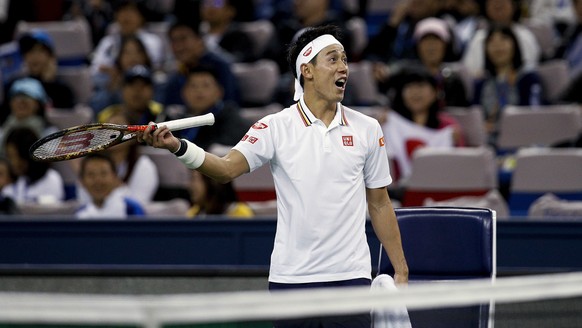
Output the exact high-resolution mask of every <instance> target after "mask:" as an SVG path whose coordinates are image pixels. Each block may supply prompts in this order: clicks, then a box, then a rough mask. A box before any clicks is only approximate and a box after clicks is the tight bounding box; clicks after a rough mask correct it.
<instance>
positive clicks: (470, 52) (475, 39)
mask: <svg viewBox="0 0 582 328" xmlns="http://www.w3.org/2000/svg"><path fill="white" fill-rule="evenodd" d="M482 12H483V13H484V14H485V19H486V20H485V21H483V22H482V23H481V28H479V29H478V30H477V31H476V32H475V34H474V35H473V36H472V38H471V41H470V42H469V43H468V45H467V48H466V49H465V50H464V53H463V58H462V62H463V64H464V65H465V67H467V68H468V69H469V71H470V72H471V74H472V75H473V76H475V77H481V76H482V75H483V74H484V69H485V60H484V59H485V57H484V56H485V55H484V54H485V52H484V51H483V48H484V46H485V42H484V40H485V37H486V35H487V31H488V28H489V27H490V26H491V25H505V26H509V27H510V28H511V29H512V30H513V34H515V36H516V39H517V40H518V43H519V47H520V48H521V54H522V56H523V58H522V61H523V63H524V65H526V66H528V67H530V68H534V67H536V66H537V64H538V63H539V61H540V59H541V49H540V45H539V43H538V41H537V39H536V37H535V35H534V34H533V33H532V32H531V31H530V30H529V29H528V28H527V27H526V26H524V25H523V24H521V23H519V19H520V13H521V7H520V1H519V0H485V1H484V10H482Z"/></svg>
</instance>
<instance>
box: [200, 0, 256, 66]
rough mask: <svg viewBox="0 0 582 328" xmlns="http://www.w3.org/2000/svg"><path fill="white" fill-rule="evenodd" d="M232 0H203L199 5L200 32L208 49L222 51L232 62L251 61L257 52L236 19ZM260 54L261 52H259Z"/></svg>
mask: <svg viewBox="0 0 582 328" xmlns="http://www.w3.org/2000/svg"><path fill="white" fill-rule="evenodd" d="M233 2H234V1H229V0H219V1H217V0H204V1H202V6H201V18H202V32H203V35H204V43H205V44H206V47H208V49H210V50H212V51H215V52H219V53H223V54H224V55H225V56H227V57H228V58H230V59H231V60H232V61H233V62H251V61H254V60H257V59H258V56H257V55H259V54H258V52H257V51H256V50H255V45H254V44H253V40H252V39H251V38H250V36H249V35H248V34H247V33H246V32H244V31H243V30H242V29H241V28H240V24H239V23H238V22H237V21H236V17H237V14H238V13H237V8H236V7H235V4H234V3H233ZM261 55H262V54H261Z"/></svg>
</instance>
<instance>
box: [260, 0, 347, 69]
mask: <svg viewBox="0 0 582 328" xmlns="http://www.w3.org/2000/svg"><path fill="white" fill-rule="evenodd" d="M330 1H331V0H295V1H293V7H292V8H293V12H292V15H291V16H290V17H287V18H283V19H281V20H280V21H273V23H274V24H275V28H276V32H277V37H276V38H275V39H273V40H272V42H271V43H270V44H269V46H268V49H267V53H266V54H265V56H266V57H267V58H269V59H272V60H274V61H276V62H277V63H278V64H279V69H280V71H281V72H282V73H285V72H289V70H290V67H289V66H288V63H287V58H286V54H285V48H286V46H287V45H288V44H289V43H291V41H292V40H293V39H294V38H295V36H296V34H297V33H298V32H299V31H301V30H302V29H304V28H307V27H317V26H323V25H335V26H338V27H339V28H340V29H341V34H342V38H341V40H340V41H341V42H342V44H343V45H344V48H345V50H346V53H347V55H348V59H349V60H353V58H354V57H356V54H354V53H353V52H352V49H351V44H352V42H351V35H350V33H349V31H348V29H347V28H346V25H345V23H344V21H343V19H342V17H341V16H340V15H338V13H337V12H336V11H334V10H332V9H331V7H330ZM293 69H295V68H293Z"/></svg>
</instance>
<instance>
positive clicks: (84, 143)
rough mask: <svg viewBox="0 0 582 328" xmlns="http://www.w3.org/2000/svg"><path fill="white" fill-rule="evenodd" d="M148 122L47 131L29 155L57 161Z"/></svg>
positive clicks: (208, 117)
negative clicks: (46, 134)
mask: <svg viewBox="0 0 582 328" xmlns="http://www.w3.org/2000/svg"><path fill="white" fill-rule="evenodd" d="M212 124H214V115H213V114H212V113H209V114H205V115H200V116H194V117H188V118H183V119H179V120H173V121H167V122H160V123H156V124H155V126H154V128H157V127H158V126H166V127H167V128H168V129H169V130H170V131H176V130H183V129H188V128H192V127H196V126H203V125H212ZM148 126H149V125H119V124H111V123H92V124H85V125H79V126H76V127H72V128H68V129H64V130H61V131H58V132H55V133H53V134H51V135H48V136H46V137H44V138H42V139H40V140H38V141H37V142H35V143H34V144H33V145H32V147H30V151H29V152H30V157H31V158H32V159H34V160H36V161H42V162H56V161H64V160H69V159H73V158H78V157H82V156H85V155H88V154H91V153H94V152H98V151H102V150H105V149H107V148H109V147H112V146H115V145H118V144H120V143H122V142H126V141H129V140H132V139H134V138H135V137H136V136H137V132H138V131H144V130H145V129H146V128H148Z"/></svg>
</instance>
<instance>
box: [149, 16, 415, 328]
mask: <svg viewBox="0 0 582 328" xmlns="http://www.w3.org/2000/svg"><path fill="white" fill-rule="evenodd" d="M337 38H338V29H337V28H336V27H334V26H324V27H318V28H310V29H307V30H305V31H304V32H303V33H302V34H301V35H300V36H299V38H298V39H297V41H296V42H295V43H293V44H292V45H290V47H289V49H288V61H289V63H290V65H291V67H292V70H293V72H294V74H295V76H296V82H295V100H296V101H297V102H296V103H295V104H293V105H292V106H290V107H288V108H286V109H284V110H282V111H281V112H278V113H275V114H272V115H268V116H266V117H264V118H263V119H261V120H259V121H258V122H257V123H255V124H254V125H253V126H252V127H251V128H250V129H249V130H248V132H247V134H246V135H245V136H244V137H243V138H242V140H241V141H240V142H239V143H238V144H237V145H236V146H234V147H233V149H232V150H231V151H230V152H229V153H228V154H227V155H226V156H224V157H218V156H215V155H212V154H209V153H205V152H204V151H203V150H202V149H201V148H199V147H198V146H196V145H195V144H193V143H191V142H189V141H187V140H183V139H182V140H180V139H177V138H176V137H174V136H173V135H172V134H171V132H170V131H169V130H168V129H167V128H165V127H163V126H161V127H160V128H159V129H157V130H155V131H153V133H152V131H151V129H150V128H148V129H146V131H145V132H144V133H143V134H140V135H139V136H138V138H139V140H140V141H145V142H146V143H147V144H149V145H152V146H154V147H157V148H165V149H168V150H169V151H171V152H173V153H174V154H175V155H176V156H177V157H178V158H179V159H180V160H181V161H182V162H183V163H184V164H185V165H186V166H188V167H189V168H191V169H195V170H198V171H200V172H202V173H203V174H206V175H208V176H210V177H212V178H214V179H216V180H218V181H222V182H227V181H230V180H232V179H234V178H236V177H238V176H240V175H241V174H244V173H247V172H249V171H253V170H255V169H257V168H258V167H260V166H261V165H264V164H267V163H269V165H270V167H271V172H272V174H273V177H274V181H275V190H276V193H277V232H276V236H275V244H274V249H273V253H272V255H271V267H270V273H269V289H270V290H281V289H291V288H310V287H339V286H358V285H370V283H371V271H372V270H371V258H370V251H369V247H368V243H367V242H366V234H365V223H366V209H367V210H368V212H369V215H370V217H371V220H372V224H373V227H374V230H375V233H376V235H377V236H378V238H379V240H380V241H381V242H382V244H383V245H384V247H385V249H386V251H387V252H388V255H389V258H390V261H391V263H392V265H393V266H394V268H395V271H396V273H395V277H394V279H395V281H396V283H398V284H404V283H407V281H408V266H407V264H406V260H405V257H404V252H403V250H402V244H401V239H400V231H399V228H398V224H397V221H396V216H395V214H394V209H393V207H392V204H391V201H390V198H389V197H388V192H387V190H386V186H387V185H389V184H390V183H391V182H392V178H391V176H390V170H389V167H388V159H387V156H386V150H385V147H384V137H383V134H382V129H381V128H380V125H379V123H378V122H377V121H376V120H375V119H372V118H370V117H368V116H366V115H363V114H361V113H359V112H357V111H354V110H352V109H350V108H347V107H345V106H343V105H341V103H340V102H341V101H342V100H343V97H344V92H345V89H346V85H347V81H348V75H349V70H348V65H347V57H346V53H345V51H344V47H343V46H342V44H341V43H340V42H339V41H338V40H337ZM275 326H276V327H352V328H356V327H366V328H368V327H370V316H369V314H364V315H358V316H349V317H341V318H324V319H321V318H320V319H311V320H303V321H301V322H292V323H290V322H280V323H276V324H275Z"/></svg>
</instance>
